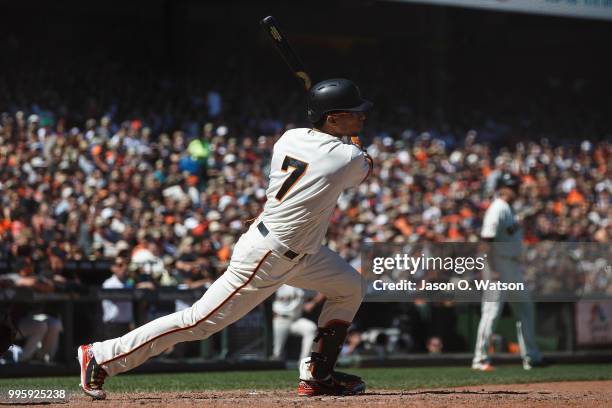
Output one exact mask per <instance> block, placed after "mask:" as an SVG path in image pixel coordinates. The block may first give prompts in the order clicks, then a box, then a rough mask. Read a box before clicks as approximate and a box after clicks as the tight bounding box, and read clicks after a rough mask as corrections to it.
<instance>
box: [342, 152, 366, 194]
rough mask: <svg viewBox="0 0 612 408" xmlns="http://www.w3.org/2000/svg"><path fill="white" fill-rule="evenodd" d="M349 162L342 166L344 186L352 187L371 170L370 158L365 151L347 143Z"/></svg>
mask: <svg viewBox="0 0 612 408" xmlns="http://www.w3.org/2000/svg"><path fill="white" fill-rule="evenodd" d="M347 150H348V151H349V154H350V156H349V163H348V165H347V166H346V167H345V168H344V176H343V177H344V188H349V187H354V186H356V185H358V184H359V183H361V182H362V181H363V180H364V179H365V178H366V177H367V175H368V173H369V172H370V170H371V167H370V163H371V162H370V160H368V159H367V155H366V153H364V152H363V151H362V150H361V149H359V148H358V147H357V146H354V145H348V149H347Z"/></svg>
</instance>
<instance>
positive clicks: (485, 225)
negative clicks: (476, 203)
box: [480, 206, 500, 238]
mask: <svg viewBox="0 0 612 408" xmlns="http://www.w3.org/2000/svg"><path fill="white" fill-rule="evenodd" d="M499 218H500V212H499V211H497V208H494V207H493V206H489V208H488V209H487V211H486V212H485V216H484V220H483V222H482V231H481V232H480V236H481V237H482V238H495V236H496V235H497V226H498V225H499Z"/></svg>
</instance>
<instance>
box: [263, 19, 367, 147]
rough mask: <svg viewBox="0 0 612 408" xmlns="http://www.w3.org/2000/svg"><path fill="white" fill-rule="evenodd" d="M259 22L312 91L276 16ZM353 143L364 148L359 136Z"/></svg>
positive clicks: (302, 66) (304, 71) (306, 87)
mask: <svg viewBox="0 0 612 408" xmlns="http://www.w3.org/2000/svg"><path fill="white" fill-rule="evenodd" d="M259 23H260V24H261V26H262V27H263V28H264V30H266V33H267V34H268V35H269V36H270V38H271V39H272V42H273V43H274V45H275V46H276V49H277V50H278V52H279V53H280V55H281V57H283V59H284V60H285V62H286V63H287V66H288V67H289V69H290V70H291V72H292V73H293V75H294V76H295V77H296V78H298V79H299V80H300V81H301V82H302V84H303V85H304V89H305V90H306V91H307V92H308V91H310V88H311V87H312V80H311V79H310V75H309V74H308V73H307V72H306V68H305V67H304V63H303V62H302V60H301V59H300V57H298V55H297V54H296V52H295V51H294V49H293V47H291V44H289V41H288V40H287V37H286V36H285V34H283V32H282V30H281V29H280V26H279V24H278V21H277V20H276V19H275V18H274V17H272V16H268V17H264V18H263V19H262V20H261V21H260V22H259ZM351 143H353V144H354V145H357V146H358V147H359V148H360V149H363V143H362V142H361V140H360V139H359V136H351Z"/></svg>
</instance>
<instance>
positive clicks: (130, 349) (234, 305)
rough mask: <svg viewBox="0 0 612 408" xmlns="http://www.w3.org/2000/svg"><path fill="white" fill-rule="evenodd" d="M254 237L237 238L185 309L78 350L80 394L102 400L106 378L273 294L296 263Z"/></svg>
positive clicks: (202, 334)
mask: <svg viewBox="0 0 612 408" xmlns="http://www.w3.org/2000/svg"><path fill="white" fill-rule="evenodd" d="M255 232H256V233H257V235H256V236H255V237H253V236H252V235H253V234H252V233H251V232H248V233H247V234H245V235H246V238H245V235H243V237H242V238H241V239H240V240H239V241H238V243H237V244H236V246H235V248H234V252H233V254H232V259H231V261H230V265H229V268H228V270H227V271H226V272H225V273H224V274H223V275H222V276H221V277H219V279H217V280H216V281H215V282H214V283H213V284H212V285H211V286H210V288H208V289H207V290H206V292H205V293H204V296H202V298H201V299H199V300H198V301H197V302H195V303H194V304H193V305H192V306H191V307H189V308H187V309H184V310H182V311H180V312H176V313H172V314H170V315H167V316H163V317H160V318H158V319H155V320H153V321H151V322H149V323H147V324H145V325H143V326H140V327H138V328H136V329H135V330H132V331H130V332H129V333H126V334H125V335H123V336H121V337H118V338H116V339H110V340H106V341H102V342H96V343H93V344H91V345H83V346H81V347H80V348H79V349H78V357H77V358H78V360H79V364H80V366H81V388H82V389H83V392H84V393H85V394H87V395H90V396H92V397H93V398H97V399H103V398H104V397H105V393H104V391H103V390H102V386H103V385H104V378H105V377H106V376H114V375H117V374H120V373H123V372H125V371H129V370H131V369H133V368H135V367H137V366H139V365H141V364H142V363H144V362H145V361H147V360H148V359H149V358H151V357H153V356H156V355H158V354H160V353H162V352H163V351H164V350H167V349H168V348H170V347H172V346H173V345H175V344H177V343H180V342H185V341H191V340H203V339H205V338H208V337H209V336H210V335H212V334H214V333H216V332H218V331H220V330H221V329H223V328H224V327H226V326H228V325H229V324H231V323H233V322H235V321H236V320H238V319H240V318H241V317H242V316H244V315H245V314H246V313H248V312H249V311H250V310H252V309H253V308H254V307H255V306H257V305H258V304H259V303H261V302H262V301H263V300H265V299H266V298H267V297H268V296H270V295H271V294H272V293H274V291H275V290H276V289H277V288H278V286H280V285H282V284H283V282H284V279H286V278H285V277H286V275H287V273H288V271H290V270H291V269H293V268H294V267H295V265H296V263H297V262H295V261H292V260H289V259H287V258H286V257H284V256H283V255H282V254H283V252H279V251H278V250H277V249H276V248H275V247H274V243H273V242H270V241H269V240H268V239H263V240H262V239H261V235H259V232H257V230H255ZM255 238H256V239H255ZM270 248H273V249H270Z"/></svg>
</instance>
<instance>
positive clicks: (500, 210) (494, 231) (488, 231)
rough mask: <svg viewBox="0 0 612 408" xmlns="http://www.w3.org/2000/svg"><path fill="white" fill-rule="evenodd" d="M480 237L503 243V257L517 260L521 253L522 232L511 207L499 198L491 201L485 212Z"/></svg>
mask: <svg viewBox="0 0 612 408" xmlns="http://www.w3.org/2000/svg"><path fill="white" fill-rule="evenodd" d="M480 235H481V236H482V237H483V238H493V239H494V241H495V242H503V243H504V245H503V246H500V248H502V247H503V254H500V255H501V256H503V257H507V258H518V257H520V256H521V252H522V242H523V231H522V229H521V226H520V225H519V223H518V222H517V220H516V216H515V215H514V212H513V211H512V207H510V204H508V203H507V202H506V201H504V200H502V199H501V198H499V197H498V198H496V199H495V200H493V202H492V203H491V205H490V206H489V208H487V211H486V212H485V216H484V221H483V223H482V231H481V233H480Z"/></svg>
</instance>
